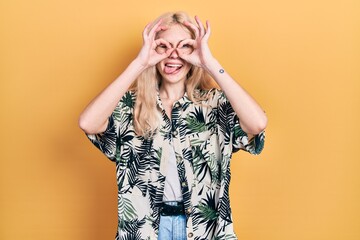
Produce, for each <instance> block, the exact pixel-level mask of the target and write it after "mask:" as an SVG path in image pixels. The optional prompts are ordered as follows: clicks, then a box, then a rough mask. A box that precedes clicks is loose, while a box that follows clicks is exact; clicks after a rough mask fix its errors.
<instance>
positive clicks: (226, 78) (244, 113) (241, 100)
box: [180, 17, 267, 135]
mask: <svg viewBox="0 0 360 240" xmlns="http://www.w3.org/2000/svg"><path fill="white" fill-rule="evenodd" d="M195 20H196V22H197V24H198V26H195V25H194V24H192V23H189V22H187V23H186V25H187V26H189V27H191V28H192V29H193V30H194V31H195V39H189V40H187V41H183V43H182V44H191V45H192V46H193V47H194V51H193V53H192V54H190V55H181V56H180V57H181V58H183V59H184V60H186V61H188V62H190V63H191V64H193V65H195V66H198V67H201V68H203V69H205V70H206V71H207V72H208V73H209V74H210V75H211V76H212V77H213V78H214V80H215V81H216V82H217V83H218V84H219V86H220V87H221V89H222V90H223V91H224V93H225V95H226V97H227V98H228V99H229V101H230V103H231V106H232V107H233V108H234V111H235V112H236V114H237V116H238V117H239V119H240V126H241V128H242V129H243V130H244V131H245V132H246V133H248V134H250V135H256V134H258V133H260V132H261V131H262V130H264V129H265V127H266V125H267V117H266V115H265V113H264V111H263V110H262V109H261V107H260V106H259V105H258V104H257V103H256V101H255V100H254V99H253V98H252V97H251V96H250V95H249V94H248V93H247V92H246V91H245V90H244V89H243V88H242V87H241V86H240V85H239V84H238V83H237V82H236V81H235V80H234V79H233V78H232V77H231V76H230V75H229V74H228V73H227V72H225V71H223V68H222V66H221V65H220V63H219V62H218V61H217V60H216V59H215V58H214V57H213V56H212V54H211V52H210V49H209V47H208V43H207V42H208V39H209V36H210V24H209V23H208V22H206V25H207V28H206V29H205V27H204V25H203V24H202V23H201V21H200V19H199V18H198V17H195ZM220 69H221V71H220Z"/></svg>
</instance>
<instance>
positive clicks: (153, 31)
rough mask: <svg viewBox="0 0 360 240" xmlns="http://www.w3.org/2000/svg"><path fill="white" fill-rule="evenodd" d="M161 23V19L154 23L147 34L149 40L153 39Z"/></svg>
mask: <svg viewBox="0 0 360 240" xmlns="http://www.w3.org/2000/svg"><path fill="white" fill-rule="evenodd" d="M161 22H162V19H159V20H158V21H157V22H156V23H155V25H154V26H153V27H152V28H151V29H150V31H149V34H148V36H149V37H150V38H153V37H155V34H156V30H158V27H159V26H160V24H161ZM158 31H159V30H158Z"/></svg>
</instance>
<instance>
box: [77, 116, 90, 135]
mask: <svg viewBox="0 0 360 240" xmlns="http://www.w3.org/2000/svg"><path fill="white" fill-rule="evenodd" d="M78 124H79V127H80V129H81V130H83V131H84V132H85V133H86V134H93V132H94V130H93V129H92V127H91V124H90V123H89V121H88V120H87V119H86V118H85V117H84V116H82V115H81V116H80V117H79V120H78Z"/></svg>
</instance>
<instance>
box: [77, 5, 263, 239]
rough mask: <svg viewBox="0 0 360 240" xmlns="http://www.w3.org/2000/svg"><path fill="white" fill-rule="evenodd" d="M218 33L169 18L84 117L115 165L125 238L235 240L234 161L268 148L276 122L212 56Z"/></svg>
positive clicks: (152, 29)
mask: <svg viewBox="0 0 360 240" xmlns="http://www.w3.org/2000/svg"><path fill="white" fill-rule="evenodd" d="M209 36H210V24H209V23H208V22H206V27H205V26H204V25H203V23H202V22H201V21H200V20H199V18H198V17H195V22H194V21H192V20H191V19H190V18H189V17H188V15H187V14H186V13H183V12H175V13H167V14H164V15H163V16H161V17H160V18H159V19H158V20H156V21H154V23H152V24H148V25H147V26H146V27H145V29H144V32H143V46H142V48H141V51H140V52H139V54H138V56H137V57H136V58H135V59H134V60H133V61H132V62H131V63H130V65H129V66H128V67H127V68H126V70H125V71H124V72H123V73H122V74H121V75H120V76H119V77H118V78H117V79H115V81H113V82H112V83H111V84H110V85H109V86H108V87H107V88H106V89H105V90H104V91H103V92H101V93H100V94H99V95H98V96H97V97H96V98H95V99H94V100H93V101H92V102H90V104H89V105H88V106H87V107H86V109H85V110H84V111H83V113H82V114H81V116H80V119H79V124H80V127H81V128H82V129H83V130H84V131H85V133H86V134H87V135H88V137H89V139H90V140H91V141H92V142H93V143H94V144H95V146H96V147H98V148H99V149H100V150H101V151H103V152H104V154H106V156H107V157H108V158H109V159H111V160H112V161H114V162H116V173H117V184H118V217H119V225H118V232H117V235H116V239H180V240H181V239H214V238H216V239H236V236H235V233H234V231H233V225H232V216H231V210H230V205H229V204H230V203H229V182H230V159H231V155H232V153H233V152H236V151H238V150H239V149H242V150H246V151H248V152H250V153H252V154H259V153H260V152H261V150H262V148H263V142H264V129H265V127H266V124H267V118H266V115H265V114H264V111H263V110H262V109H261V108H260V106H259V105H258V104H257V103H256V102H255V100H254V99H253V98H252V97H251V96H250V95H249V94H248V93H246V91H245V90H244V89H243V88H242V87H241V86H240V85H239V84H238V83H237V82H235V81H234V80H233V79H232V78H231V76H230V75H229V74H228V73H227V72H226V71H224V70H223V68H222V66H221V65H220V64H219V63H218V61H217V60H216V59H215V58H214V57H213V56H212V54H211V51H210V49H209V46H208V39H209ZM213 80H215V82H216V83H217V84H218V86H219V87H220V88H221V90H219V89H217V88H215V86H216V85H215V82H214V81H213Z"/></svg>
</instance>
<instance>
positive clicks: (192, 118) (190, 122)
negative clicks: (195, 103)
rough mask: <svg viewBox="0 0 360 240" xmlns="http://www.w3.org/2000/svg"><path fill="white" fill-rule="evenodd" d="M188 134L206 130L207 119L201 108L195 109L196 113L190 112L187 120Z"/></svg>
mask: <svg viewBox="0 0 360 240" xmlns="http://www.w3.org/2000/svg"><path fill="white" fill-rule="evenodd" d="M186 123H187V132H188V134H192V133H200V132H204V131H205V130H206V124H205V117H204V114H203V111H202V109H201V108H200V107H195V111H193V112H190V114H189V115H188V116H187V118H186Z"/></svg>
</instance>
